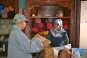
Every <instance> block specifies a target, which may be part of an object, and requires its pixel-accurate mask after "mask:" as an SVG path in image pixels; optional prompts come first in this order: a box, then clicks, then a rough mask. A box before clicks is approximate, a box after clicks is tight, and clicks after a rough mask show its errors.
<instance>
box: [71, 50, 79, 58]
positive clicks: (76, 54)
mask: <svg viewBox="0 0 87 58" xmlns="http://www.w3.org/2000/svg"><path fill="white" fill-rule="evenodd" d="M72 58H80V53H79V51H73V52H72Z"/></svg>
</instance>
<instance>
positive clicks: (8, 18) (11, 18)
mask: <svg viewBox="0 0 87 58" xmlns="http://www.w3.org/2000/svg"><path fill="white" fill-rule="evenodd" d="M2 19H5V20H6V19H11V20H12V19H13V18H0V20H2Z"/></svg>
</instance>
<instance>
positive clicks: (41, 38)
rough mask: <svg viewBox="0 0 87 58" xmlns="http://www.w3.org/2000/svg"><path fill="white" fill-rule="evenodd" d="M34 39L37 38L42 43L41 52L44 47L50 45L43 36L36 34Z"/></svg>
mask: <svg viewBox="0 0 87 58" xmlns="http://www.w3.org/2000/svg"><path fill="white" fill-rule="evenodd" d="M34 38H38V39H39V40H40V41H41V42H42V43H43V47H42V50H43V49H44V48H45V47H47V46H49V45H50V43H51V41H49V40H48V39H47V38H45V37H43V36H41V35H39V34H36V35H35V36H34Z"/></svg>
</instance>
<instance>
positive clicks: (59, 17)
mask: <svg viewBox="0 0 87 58" xmlns="http://www.w3.org/2000/svg"><path fill="white" fill-rule="evenodd" d="M31 18H71V17H69V16H66V17H57V16H43V17H41V16H33V17H31Z"/></svg>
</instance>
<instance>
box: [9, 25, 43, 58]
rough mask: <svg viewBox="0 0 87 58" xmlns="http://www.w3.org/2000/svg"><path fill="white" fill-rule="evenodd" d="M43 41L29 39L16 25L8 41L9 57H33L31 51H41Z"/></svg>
mask: <svg viewBox="0 0 87 58" xmlns="http://www.w3.org/2000/svg"><path fill="white" fill-rule="evenodd" d="M41 47H42V43H41V41H39V40H38V39H36V38H33V39H31V40H30V39H29V38H28V37H27V36H26V35H25V34H24V33H23V32H22V31H21V30H20V29H19V28H18V27H17V26H16V25H14V26H13V28H12V30H11V33H10V36H9V41H8V57H7V58H32V55H31V53H36V52H40V50H41Z"/></svg>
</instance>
